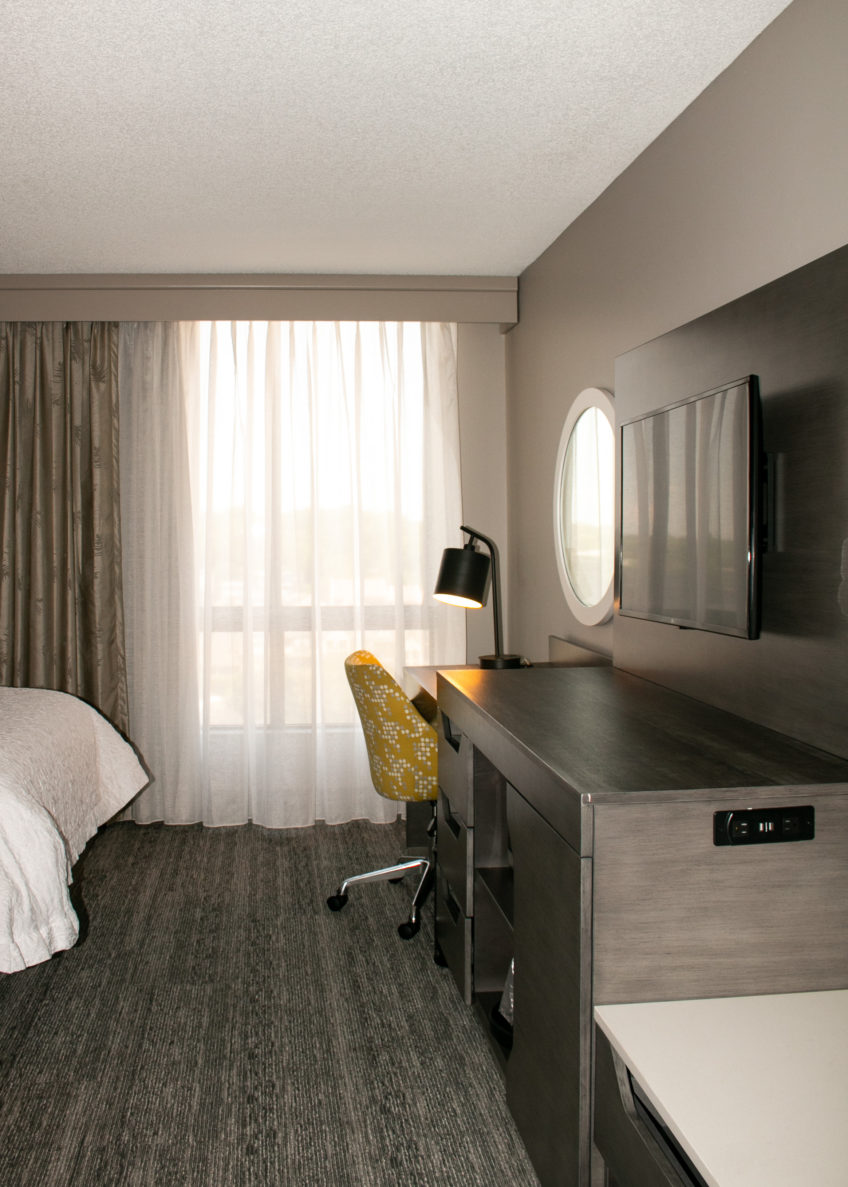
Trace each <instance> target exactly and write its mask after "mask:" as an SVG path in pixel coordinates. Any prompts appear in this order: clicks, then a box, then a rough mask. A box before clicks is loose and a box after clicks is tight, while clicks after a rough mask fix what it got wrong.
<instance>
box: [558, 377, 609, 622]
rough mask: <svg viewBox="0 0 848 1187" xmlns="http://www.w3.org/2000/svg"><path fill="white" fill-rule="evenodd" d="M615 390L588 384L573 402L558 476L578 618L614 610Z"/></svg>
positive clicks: (564, 546)
mask: <svg viewBox="0 0 848 1187" xmlns="http://www.w3.org/2000/svg"><path fill="white" fill-rule="evenodd" d="M614 415H615V414H614V409H613V403H612V397H611V396H610V394H609V392H606V391H603V390H602V389H601V388H597V387H592V388H586V389H585V390H584V391H582V392H581V393H580V395H579V396H578V397H577V399H576V400H575V401H574V403H573V404H572V406H571V409H570V410H569V413H568V416H567V417H566V420H565V425H564V427H563V430H562V437H561V439H560V445H559V452H558V454H557V464H556V472H555V479H554V542H555V546H556V557H557V567H558V569H559V578H560V582H561V584H562V588H563V592H564V593H565V597H566V601H567V602H568V605H569V608H570V609H571V612H572V613H573V614H574V616H575V618H576V619H577V620H578V622H581V623H583V624H584V625H586V626H595V625H597V624H598V623H601V622H605V621H606V620H607V619H608V618H609V617H610V615H611V614H612V603H613V574H614V569H615V559H614V558H615V510H614V502H615V432H614V430H613V423H614Z"/></svg>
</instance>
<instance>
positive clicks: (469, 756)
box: [439, 713, 474, 826]
mask: <svg viewBox="0 0 848 1187" xmlns="http://www.w3.org/2000/svg"><path fill="white" fill-rule="evenodd" d="M439 787H440V788H441V789H442V791H443V792H444V793H445V795H446V796H447V797H448V799H449V800H450V802H451V810H452V811H453V813H454V815H456V816H458V817H459V818H460V820H462V821H463V822H464V823H465V824H467V825H469V826H471V825H473V824H474V794H473V791H474V747H473V746H472V744H471V741H470V740H469V739H468V738H467V737H466V735H465V734H462V733H460V732H459V731H458V730H456V729H454V727H453V726H452V724H451V721H450V719H449V718H448V717H447V716H446V715H445V714H444V713H440V714H439Z"/></svg>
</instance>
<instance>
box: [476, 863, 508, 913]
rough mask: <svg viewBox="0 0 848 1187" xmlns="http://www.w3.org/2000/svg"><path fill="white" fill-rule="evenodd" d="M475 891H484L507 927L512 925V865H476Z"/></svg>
mask: <svg viewBox="0 0 848 1187" xmlns="http://www.w3.org/2000/svg"><path fill="white" fill-rule="evenodd" d="M475 874H476V876H477V880H476V890H477V893H484V894H486V895H487V897H488V898H489V899H491V902H492V905H493V906H494V907H495V908H496V909H497V910H498V912H499V913H500V914H501V915H502V916H503V920H504V923H505V924H506V925H507V927H510V928H511V927H512V903H513V884H514V880H513V873H512V866H477V868H476V870H475Z"/></svg>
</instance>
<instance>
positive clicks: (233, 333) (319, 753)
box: [121, 322, 465, 827]
mask: <svg viewBox="0 0 848 1187" xmlns="http://www.w3.org/2000/svg"><path fill="white" fill-rule="evenodd" d="M122 334H123V337H122V342H121V363H122V366H121V399H122V405H121V455H122V514H123V524H124V586H125V611H126V620H127V627H126V629H127V636H128V643H127V647H128V668H129V683H130V729H131V734H132V736H133V739H134V740H135V742H136V743H137V745H138V746H139V748H140V749H141V751H142V753H143V754H144V756H145V759H146V760H147V762H148V765H149V766H150V768H151V771H152V774H153V775H154V783H153V785H152V786H151V788H150V790H149V791H148V792H145V793H144V795H143V796H142V797H141V798H140V800H139V801H138V802H137V804H136V805H135V807H134V812H133V814H134V816H135V818H136V819H138V820H157V819H158V820H162V819H164V820H166V821H169V822H173V823H188V822H191V821H198V820H201V821H203V822H204V823H207V824H219V825H223V824H238V823H242V822H244V821H246V820H253V821H254V822H256V823H259V824H263V825H267V826H269V827H294V826H300V825H307V824H311V823H312V822H313V821H315V820H326V821H329V822H332V823H337V822H341V821H344V820H351V819H357V818H367V819H371V820H378V821H384V820H389V819H393V818H394V816H395V815H396V813H397V808H396V806H395V805H394V804H390V803H388V802H387V801H384V800H381V799H380V798H379V797H378V796H377V795H376V793H375V792H374V791H373V788H372V785H371V781H370V777H369V775H368V767H367V760H366V756H365V751H364V744H363V741H362V734H361V729H360V727H359V723H358V720H357V718H356V715H355V708H354V704H353V699H352V697H351V695H350V692H349V689H348V686H347V681H346V679H345V675H344V666H343V661H344V658H345V656H346V655H347V654H349V652H351V651H353V650H355V649H356V648H357V647H367V648H368V649H369V650H371V651H373V652H374V653H375V654H376V655H378V656H379V658H380V659H381V660H382V661H383V663H385V664H386V666H387V667H388V668H389V669H390V670H391V671H393V672H394V673H395V674H396V675H398V676H400V674H401V671H402V669H403V667H404V665H406V664H424V663H435V662H440V663H450V662H457V661H461V660H462V659H463V658H464V648H465V642H464V622H463V616H462V614H461V612H457V611H456V610H455V609H453V610H452V609H451V608H450V607H445V606H442V605H441V604H440V603H438V602H436V601H435V600H434V599H433V598H432V596H431V591H432V585H433V581H434V578H435V573H436V571H437V568H438V562H439V557H440V555H441V550H442V548H443V547H444V544H445V542H446V541H449V540H452V539H453V538H454V536H455V535H456V532H457V525H458V524H459V523H460V522H461V505H460V484H459V444H458V436H459V430H458V410H457V396H456V373H455V362H456V330H455V327H453V326H448V325H437V324H418V323H414V324H413V323H392V324H386V323H347V322H344V323H323V322H320V323H308V322H292V323H281V322H272V323H264V322H263V323H260V322H250V323H248V322H237V323H181V324H178V325H174V324H152V323H145V324H139V325H126V326H124V327H123V330H122Z"/></svg>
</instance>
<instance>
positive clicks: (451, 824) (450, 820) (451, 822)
mask: <svg viewBox="0 0 848 1187" xmlns="http://www.w3.org/2000/svg"><path fill="white" fill-rule="evenodd" d="M442 809H443V811H442V815H443V818H444V822H445V824H446V825H447V826H448V828H449V829H450V831H451V833H452V834H453V837H454V840H459V830H460V823H459V821H458V820H457V818H456V817H455V816H454V814H453V812H452V811H451V806H450V800H449V799H448V797H447V796H446V795H445V794H444V792H442Z"/></svg>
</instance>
